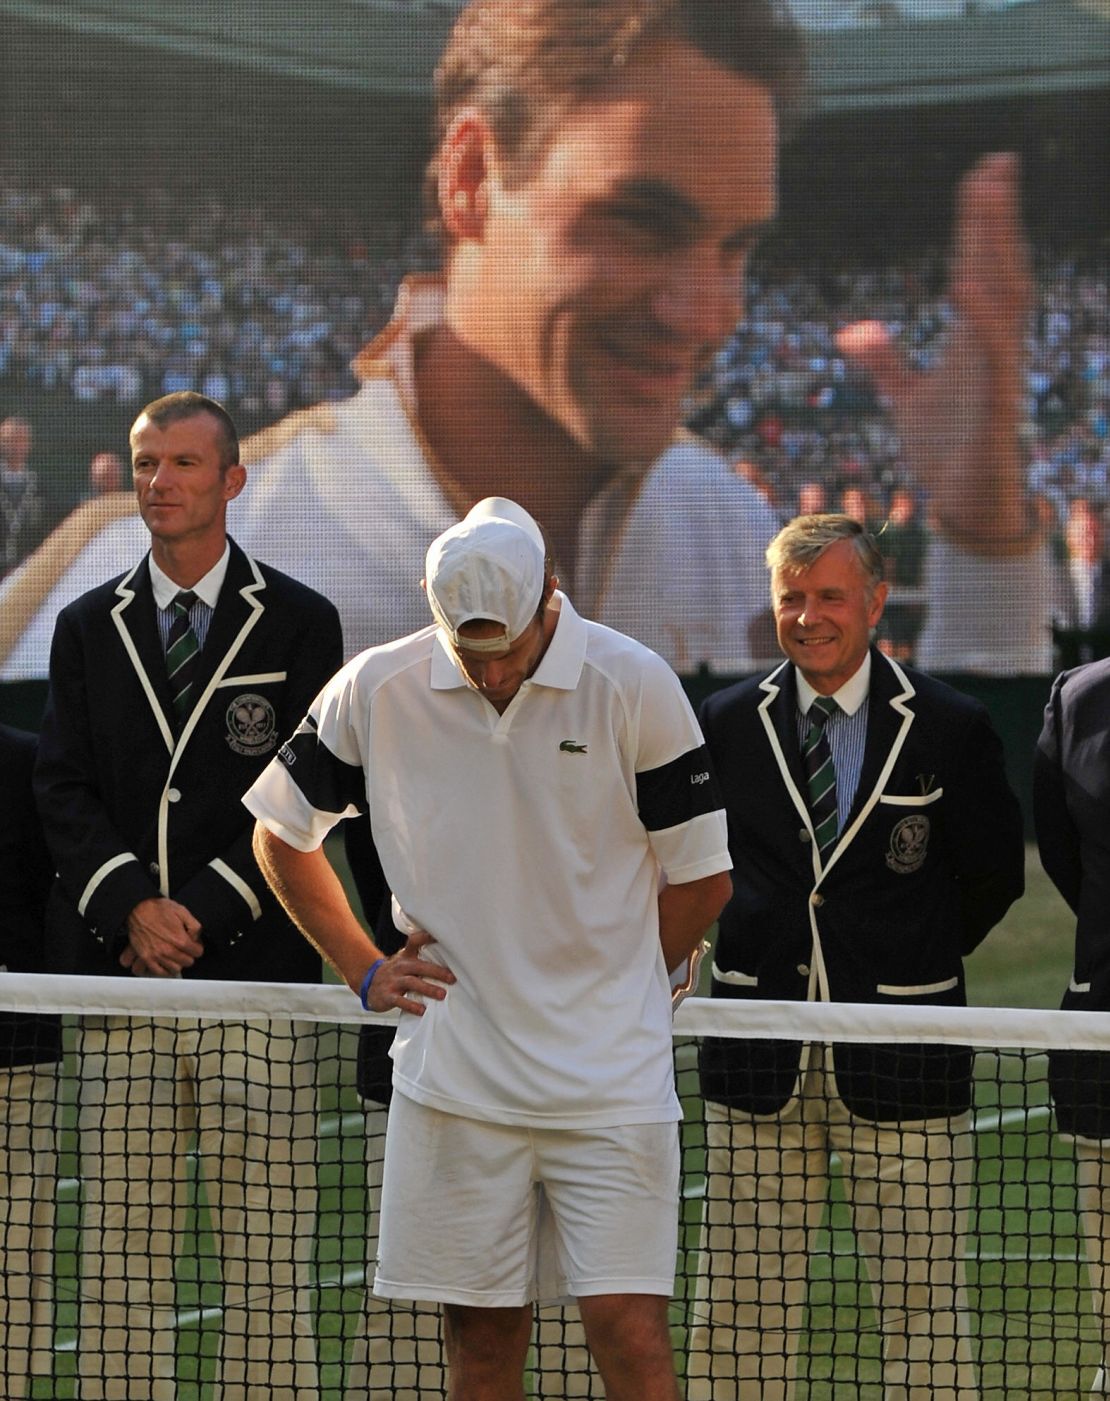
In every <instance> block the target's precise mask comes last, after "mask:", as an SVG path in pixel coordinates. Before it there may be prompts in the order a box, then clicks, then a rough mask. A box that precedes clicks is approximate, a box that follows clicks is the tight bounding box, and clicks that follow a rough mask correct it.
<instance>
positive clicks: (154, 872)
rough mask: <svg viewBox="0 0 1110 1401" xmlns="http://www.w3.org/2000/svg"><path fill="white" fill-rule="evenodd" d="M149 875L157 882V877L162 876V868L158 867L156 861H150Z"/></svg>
mask: <svg viewBox="0 0 1110 1401" xmlns="http://www.w3.org/2000/svg"><path fill="white" fill-rule="evenodd" d="M150 874H151V875H152V876H153V877H154V879H155V880H157V879H158V877H159V876H160V875H161V874H162V868H161V866H159V864H158V862H157V861H152V862H151V863H150Z"/></svg>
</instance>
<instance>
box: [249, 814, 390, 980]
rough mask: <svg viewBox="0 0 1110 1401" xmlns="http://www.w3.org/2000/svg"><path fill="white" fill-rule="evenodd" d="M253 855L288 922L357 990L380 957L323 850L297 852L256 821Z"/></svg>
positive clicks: (378, 950) (379, 951)
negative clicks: (356, 916)
mask: <svg viewBox="0 0 1110 1401" xmlns="http://www.w3.org/2000/svg"><path fill="white" fill-rule="evenodd" d="M254 854H255V859H256V860H257V862H258V866H259V869H260V870H261V872H262V874H263V875H264V876H265V877H266V882H267V884H268V885H269V887H270V889H271V890H272V891H273V892H274V894H275V895H276V896H277V898H278V900H279V901H280V902H281V904H282V906H283V907H284V909H285V911H286V913H287V914H288V915H289V918H290V919H291V920H292V921H293V922H294V924H296V926H297V928H298V929H299V930H300V931H301V933H302V934H303V935H304V936H305V938H306V939H307V940H308V941H309V943H311V944H312V945H313V946H314V947H315V948H316V949H317V950H318V951H319V952H320V954H321V955H322V957H324V958H325V959H326V960H327V961H328V963H330V964H331V966H332V967H333V968H334V969H335V971H336V972H337V973H338V974H339V976H340V977H341V978H342V979H343V980H344V982H346V983H347V985H348V987H350V988H352V989H353V990H356V991H357V989H358V988H359V986H360V984H361V982H362V979H363V976H364V974H365V973H366V970H367V968H368V967H369V966H370V964H371V963H373V962H374V961H375V959H377V958H380V957H382V953H381V950H380V949H378V948H377V946H376V945H375V944H374V942H373V940H372V939H371V938H370V937H369V935H368V934H367V933H366V931H365V930H364V929H363V927H362V925H361V924H360V923H359V922H358V920H357V919H356V918H355V914H354V911H353V910H352V909H351V906H350V903H349V902H348V900H347V896H346V893H345V891H344V889H343V886H342V884H341V883H340V880H339V877H338V876H337V875H336V874H335V872H334V871H333V870H332V867H331V863H330V862H329V861H328V858H327V856H326V855H325V854H324V851H323V848H322V847H321V848H318V849H317V850H316V851H298V850H296V848H294V847H291V846H290V845H289V844H288V843H287V842H283V841H282V840H281V838H280V837H275V836H274V834H273V833H272V832H270V831H269V830H268V829H267V828H266V827H264V826H263V825H262V823H261V822H259V823H256V825H255V830H254Z"/></svg>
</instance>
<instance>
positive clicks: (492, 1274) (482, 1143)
mask: <svg viewBox="0 0 1110 1401" xmlns="http://www.w3.org/2000/svg"><path fill="white" fill-rule="evenodd" d="M678 1181H679V1143H678V1125H677V1124H675V1123H671V1124H630V1125H626V1126H624V1127H618V1128H589V1129H538V1128H530V1127H527V1126H518V1125H507V1124H490V1123H486V1122H484V1121H482V1120H480V1119H464V1118H462V1117H460V1116H459V1115H456V1114H445V1113H444V1112H443V1111H442V1110H439V1109H430V1108H429V1107H428V1106H427V1105H423V1104H417V1103H416V1102H415V1101H413V1100H411V1099H408V1098H407V1097H406V1096H405V1095H401V1094H397V1093H394V1095H393V1102H392V1104H391V1105H390V1109H389V1127H388V1129H387V1132H386V1145H385V1169H384V1178H383V1183H382V1204H381V1228H380V1237H379V1255H378V1270H377V1276H376V1278H375V1280H374V1293H375V1294H378V1295H380V1296H381V1297H382V1298H386V1299H432V1300H438V1301H439V1302H441V1303H447V1304H463V1305H469V1306H471V1307H474V1308H516V1307H519V1306H520V1305H522V1304H528V1303H533V1302H539V1303H552V1302H555V1301H557V1300H560V1299H567V1298H578V1297H581V1296H583V1295H590V1294H663V1295H666V1296H668V1297H669V1296H670V1295H671V1294H672V1293H673V1292H674V1272H675V1253H676V1251H677V1248H678Z"/></svg>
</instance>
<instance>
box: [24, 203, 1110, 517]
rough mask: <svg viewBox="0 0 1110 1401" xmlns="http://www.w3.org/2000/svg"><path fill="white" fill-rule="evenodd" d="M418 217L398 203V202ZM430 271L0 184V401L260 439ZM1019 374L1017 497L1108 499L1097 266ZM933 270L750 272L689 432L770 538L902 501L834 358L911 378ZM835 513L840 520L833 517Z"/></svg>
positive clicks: (1053, 265) (231, 209)
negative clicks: (750, 498) (191, 422)
mask: <svg viewBox="0 0 1110 1401" xmlns="http://www.w3.org/2000/svg"><path fill="white" fill-rule="evenodd" d="M410 202H411V203H412V204H413V205H415V198H412V199H411V201H410ZM436 260H437V254H436V252H435V249H434V244H433V241H432V240H431V239H430V237H429V236H428V235H427V234H425V233H424V232H422V231H421V230H420V227H419V219H418V217H417V216H416V215H415V214H413V215H411V216H410V217H408V218H405V217H401V216H398V215H397V213H396V211H395V210H392V209H391V210H388V211H381V210H378V211H367V212H365V213H364V214H362V215H358V214H355V213H350V212H348V213H347V214H346V215H344V214H342V213H338V214H337V212H336V211H335V210H332V209H329V210H327V211H323V210H321V209H319V208H318V207H315V206H312V205H308V204H306V206H305V207H304V208H301V209H297V208H292V209H289V208H285V207H283V208H282V210H281V211H280V213H278V212H273V211H270V210H268V209H266V208H264V207H262V206H261V205H259V204H257V203H253V204H251V203H247V204H244V203H243V202H242V201H241V200H240V199H237V198H236V197H234V196H230V195H229V196H227V197H223V196H221V195H220V194H218V193H215V192H213V193H210V194H208V195H207V196H206V198H205V199H204V200H203V201H201V202H200V203H199V204H198V202H197V201H196V200H195V198H194V197H193V196H191V195H190V196H189V197H186V196H184V195H182V194H177V193H174V192H173V191H171V190H170V189H160V190H159V189H156V190H155V191H153V192H144V193H143V194H142V195H138V194H136V195H134V196H129V195H126V194H112V195H110V194H108V193H107V192H106V191H104V190H97V191H94V192H80V193H79V192H77V191H76V190H74V189H71V188H68V187H60V186H59V187H55V186H50V185H46V184H43V185H34V184H29V183H26V182H22V181H19V180H16V179H14V178H12V177H0V386H2V385H5V384H7V385H10V386H12V387H13V388H17V389H18V388H19V387H23V386H26V387H31V388H37V389H43V390H51V389H65V390H68V392H69V393H70V394H72V396H73V398H74V400H75V401H76V402H77V403H95V402H105V401H108V402H119V403H122V404H126V405H130V404H134V405H135V406H136V407H138V406H139V405H140V404H141V403H142V402H144V401H145V400H146V399H147V398H149V397H151V396H152V395H156V394H160V393H169V392H172V391H174V390H178V389H194V390H197V391H200V392H203V393H206V394H209V395H210V396H211V397H213V398H215V399H217V400H219V401H220V402H222V403H226V404H227V405H228V406H229V407H230V408H232V409H233V410H235V411H236V412H241V413H243V414H245V415H247V416H248V417H251V418H257V419H259V420H262V421H266V420H272V419H275V418H277V417H279V416H280V415H281V414H283V413H285V412H286V411H287V410H289V409H294V408H297V407H299V406H304V405H309V404H315V403H319V402H322V401H328V400H338V399H342V398H345V397H346V396H347V395H349V394H350V393H351V392H352V390H353V388H354V383H355V381H354V379H353V377H352V374H351V371H350V362H351V361H352V360H353V359H354V357H355V355H356V354H357V352H358V350H359V348H360V347H361V346H362V345H363V344H364V343H365V340H366V338H367V336H368V335H370V334H373V333H374V332H376V331H377V330H379V329H380V328H381V327H382V326H383V325H384V324H385V322H386V320H387V319H388V314H389V308H390V306H391V304H392V300H393V297H394V295H395V293H396V288H397V284H398V282H399V281H400V278H401V276H402V275H403V274H404V273H406V272H410V271H414V270H415V271H419V270H425V269H429V268H431V267H432V266H434V265H435V262H436ZM1036 262H1037V273H1038V276H1037V287H1038V300H1037V305H1036V308H1035V313H1034V316H1033V319H1032V323H1031V327H1030V337H1029V344H1028V366H1027V370H1026V403H1025V418H1026V425H1027V427H1026V433H1027V439H1028V447H1029V453H1030V459H1031V467H1030V483H1031V485H1032V487H1033V488H1034V490H1036V491H1038V492H1040V493H1042V494H1044V495H1045V496H1046V497H1047V498H1048V500H1049V501H1051V502H1052V505H1053V509H1054V512H1055V515H1054V517H1053V519H1054V520H1055V521H1056V523H1058V524H1060V525H1062V524H1063V520H1064V516H1065V514H1066V507H1067V501H1068V500H1069V499H1070V497H1071V496H1073V495H1077V494H1078V495H1085V496H1088V497H1090V498H1092V499H1093V500H1095V501H1096V502H1097V503H1098V504H1099V505H1100V506H1102V505H1105V504H1106V502H1107V500H1108V498H1110V250H1108V249H1107V247H1106V245H1105V243H1102V244H1098V243H1094V244H1092V245H1091V246H1087V247H1075V248H1070V249H1066V250H1060V249H1056V248H1053V247H1050V246H1048V245H1045V246H1042V247H1041V248H1040V249H1039V251H1038V256H1037V259H1036ZM942 285H943V257H942V250H940V249H938V248H928V249H926V250H924V251H921V252H909V251H905V252H903V253H902V254H901V255H898V254H895V256H894V257H893V258H891V259H890V261H889V262H887V263H886V264H884V265H878V264H875V263H867V262H864V261H861V258H860V256H859V255H858V254H854V253H851V252H846V251H843V250H837V251H836V252H833V251H832V250H829V249H817V250H815V249H813V248H805V247H802V246H800V245H798V244H797V243H795V242H790V243H788V242H785V241H783V242H781V243H779V244H776V245H773V246H771V247H769V248H768V250H767V252H766V255H765V256H763V257H762V258H758V259H757V260H756V262H755V264H754V267H753V272H752V274H751V276H750V278H749V286H748V299H747V300H748V314H747V316H746V319H745V322H744V324H743V326H742V327H740V328H738V329H737V330H736V331H735V332H734V334H733V335H732V336H731V337H730V338H729V340H728V341H727V343H726V344H725V345H724V346H723V347H722V348H721V350H720V351H719V352H718V354H717V356H716V359H715V361H714V363H713V366H712V368H711V371H710V372H709V374H708V376H707V377H706V379H705V380H704V382H703V383H702V384H701V386H700V387H699V389H698V392H697V395H696V397H695V399H694V401H692V402H691V405H690V417H691V421H692V423H693V424H694V426H696V427H697V428H698V429H699V431H701V432H704V433H705V434H706V436H708V437H709V438H711V439H712V440H713V441H715V442H716V443H718V444H719V445H720V446H721V447H722V448H724V449H725V450H726V451H727V452H729V454H730V455H731V456H734V457H738V458H741V459H743V460H745V461H748V462H750V463H751V464H753V466H754V467H756V468H757V469H758V470H759V471H760V472H761V473H762V475H763V477H764V479H765V480H766V482H767V483H768V487H769V490H770V492H771V493H772V495H773V498H774V500H775V503H776V505H777V507H778V509H779V512H780V515H781V516H782V518H786V517H788V516H790V515H793V514H794V513H795V512H797V511H801V510H804V504H803V503H802V502H800V501H799V500H798V492H799V490H800V487H801V485H802V484H803V483H804V482H805V481H808V480H819V481H821V482H823V483H825V484H826V486H827V488H828V489H829V491H830V492H831V493H833V494H834V495H835V494H837V493H839V492H840V491H842V490H843V489H844V488H845V487H848V486H862V487H864V488H865V489H867V490H868V491H869V492H870V493H871V494H872V496H873V498H874V500H875V502H876V507H877V511H878V513H879V518H880V522H881V519H882V516H883V515H884V514H885V510H886V507H887V505H888V503H889V498H890V495H891V492H892V491H893V490H894V489H895V488H897V487H900V486H904V485H906V472H905V467H904V464H903V462H902V460H901V456H900V452H899V445H898V440H897V437H896V435H895V434H894V432H893V431H892V429H891V427H890V424H889V421H888V420H887V419H886V417H885V416H884V414H883V413H882V409H881V405H880V403H879V402H878V400H877V398H876V395H875V392H874V390H873V388H872V387H871V385H870V384H869V382H868V381H867V380H866V379H865V378H864V377H863V376H861V375H860V374H859V373H857V372H856V371H854V370H853V368H852V366H851V364H850V362H849V361H848V360H847V359H846V357H845V356H843V355H842V354H840V353H839V351H838V350H837V346H836V341H835V337H836V334H837V332H838V331H839V330H840V329H841V328H842V327H843V326H845V325H847V324H849V323H852V322H855V321H858V320H861V319H878V320H881V321H884V322H886V323H887V324H888V325H890V326H891V327H892V328H894V329H895V330H896V332H897V334H898V335H899V338H900V340H901V342H902V344H903V345H904V346H905V347H906V349H907V350H908V352H909V355H910V358H911V360H912V361H913V362H914V363H916V364H918V365H920V366H922V367H927V366H928V365H929V364H931V363H932V362H933V360H934V358H935V354H936V347H937V341H938V337H940V336H941V335H942V334H943V332H944V330H945V328H946V326H947V325H948V324H949V320H950V313H949V310H948V308H947V307H946V305H945V303H944V301H943V299H942V297H941V295H940V291H941V288H942ZM834 504H835V503H834Z"/></svg>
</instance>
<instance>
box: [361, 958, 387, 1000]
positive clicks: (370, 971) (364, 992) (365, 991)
mask: <svg viewBox="0 0 1110 1401" xmlns="http://www.w3.org/2000/svg"><path fill="white" fill-rule="evenodd" d="M384 962H385V959H384V958H378V959H375V960H374V962H373V963H371V965H370V967H369V968H367V970H366V977H365V978H363V980H362V986H361V987H360V988H359V990H358V1000H359V1001H360V1002H361V1003H362V1005H363V1008H364V1010H365V1011H367V1012H369V1010H370V1004H369V1002H367V1000H366V999H367V998H368V997H369V996H370V984H371V983H372V982H373V981H374V974H375V973H376V972H377V971H378V969H379V968H380V967H381V966H382V964H383V963H384Z"/></svg>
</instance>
